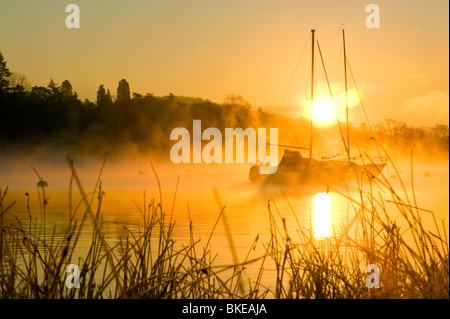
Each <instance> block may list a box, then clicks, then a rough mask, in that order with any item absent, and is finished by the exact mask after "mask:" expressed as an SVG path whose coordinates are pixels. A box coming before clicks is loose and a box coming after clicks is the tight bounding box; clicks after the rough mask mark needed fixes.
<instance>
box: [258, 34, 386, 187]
mask: <svg viewBox="0 0 450 319" xmlns="http://www.w3.org/2000/svg"><path fill="white" fill-rule="evenodd" d="M311 34H312V43H311V50H312V55H311V59H312V61H311V96H310V101H311V115H310V145H309V148H306V147H298V146H285V145H280V146H282V147H286V149H285V151H284V154H283V157H282V159H281V161H280V163H279V164H278V168H277V171H276V172H275V173H274V174H271V175H263V174H260V170H259V165H253V166H252V167H251V168H250V173H249V179H250V181H251V182H253V183H273V184H316V185H319V184H322V185H323V184H333V183H339V182H342V181H343V180H346V179H348V178H352V177H355V176H356V177H360V176H361V175H362V174H367V175H369V176H372V177H374V176H375V177H376V176H378V175H379V174H380V173H381V171H382V170H383V169H384V168H385V167H386V165H387V164H386V163H368V164H358V163H356V162H355V159H354V158H351V156H350V133H349V127H348V125H349V124H348V123H349V118H348V87H347V55H346V50H345V31H344V30H343V29H342V36H343V49H344V78H345V96H346V117H347V139H345V138H344V134H343V132H342V128H341V125H340V122H339V119H338V118H337V121H338V124H339V129H340V132H341V137H342V142H343V144H344V147H345V150H346V153H347V159H344V160H323V159H321V160H318V159H315V158H313V156H312V150H313V127H314V122H313V112H312V109H313V106H314V49H315V30H314V29H313V30H311ZM317 46H318V49H319V52H320V57H321V59H322V64H323V66H324V69H325V64H324V63H323V58H322V53H321V51H320V46H319V43H318V42H317ZM325 74H326V71H325ZM327 83H328V88H329V90H330V94H332V93H331V88H330V84H329V81H328V77H327ZM291 149H303V150H309V157H304V156H302V155H301V154H300V152H299V151H298V150H291ZM260 165H261V164H260Z"/></svg>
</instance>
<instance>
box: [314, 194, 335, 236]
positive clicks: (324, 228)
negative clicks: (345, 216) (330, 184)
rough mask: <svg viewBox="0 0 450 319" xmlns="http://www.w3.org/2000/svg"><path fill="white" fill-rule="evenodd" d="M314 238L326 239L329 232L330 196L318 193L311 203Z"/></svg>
mask: <svg viewBox="0 0 450 319" xmlns="http://www.w3.org/2000/svg"><path fill="white" fill-rule="evenodd" d="M313 213H314V215H313V220H314V224H313V225H314V237H315V238H328V237H330V232H331V194H330V193H319V194H316V195H315V196H314V202H313Z"/></svg>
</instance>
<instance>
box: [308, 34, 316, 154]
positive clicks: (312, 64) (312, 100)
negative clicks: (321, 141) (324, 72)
mask: <svg viewBox="0 0 450 319" xmlns="http://www.w3.org/2000/svg"><path fill="white" fill-rule="evenodd" d="M315 31H316V30H314V29H312V30H311V33H312V42H311V51H312V56H311V130H310V131H311V133H310V135H311V138H310V141H309V158H310V159H311V158H312V146H313V111H314V32H315Z"/></svg>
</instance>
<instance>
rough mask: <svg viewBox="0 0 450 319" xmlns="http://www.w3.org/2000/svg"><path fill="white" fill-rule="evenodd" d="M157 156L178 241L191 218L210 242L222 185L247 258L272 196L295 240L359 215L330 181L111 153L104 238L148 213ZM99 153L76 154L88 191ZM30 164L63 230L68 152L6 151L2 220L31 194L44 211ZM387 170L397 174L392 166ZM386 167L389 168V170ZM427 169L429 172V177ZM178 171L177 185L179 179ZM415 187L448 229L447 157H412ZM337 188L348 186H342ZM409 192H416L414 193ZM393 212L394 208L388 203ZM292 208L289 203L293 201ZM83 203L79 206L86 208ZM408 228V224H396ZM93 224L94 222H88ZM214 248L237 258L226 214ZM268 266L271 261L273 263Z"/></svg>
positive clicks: (35, 210) (404, 168) (198, 235)
mask: <svg viewBox="0 0 450 319" xmlns="http://www.w3.org/2000/svg"><path fill="white" fill-rule="evenodd" d="M150 162H152V163H153V165H154V168H155V171H156V173H157V174H158V178H159V180H160V183H161V190H162V202H163V208H164V211H165V212H166V214H167V216H169V215H170V213H171V212H172V210H173V220H174V221H175V222H176V224H175V228H174V239H175V240H176V241H177V242H178V243H179V244H182V243H186V244H187V243H189V223H190V220H191V221H192V223H193V224H192V225H193V232H194V238H195V239H200V240H201V241H200V243H199V247H202V246H203V245H205V244H206V241H207V240H208V237H209V235H210V233H211V231H212V229H213V226H214V224H215V222H216V220H217V218H218V216H219V212H220V209H219V206H221V205H220V204H218V202H217V200H216V198H215V197H214V195H213V191H212V189H213V187H215V188H217V190H218V193H219V195H220V199H221V202H222V205H224V206H226V208H225V210H224V213H225V216H226V220H227V222H228V224H229V228H230V231H231V235H232V240H233V242H234V245H235V247H236V251H237V253H238V259H239V261H243V259H244V258H245V256H246V255H247V253H248V251H249V249H250V248H251V246H252V243H253V242H254V240H255V238H256V237H257V236H259V240H258V243H257V247H256V249H255V250H254V251H252V253H251V255H250V258H256V257H259V256H261V255H262V254H263V252H264V245H266V244H267V243H268V242H269V240H270V231H269V213H268V200H269V199H270V201H271V210H272V213H273V214H274V216H275V217H276V219H277V221H278V223H279V227H281V218H285V219H286V225H287V228H288V231H289V233H290V234H291V236H292V238H293V239H294V241H295V234H296V233H297V231H298V230H299V226H301V227H303V228H304V229H309V230H312V231H313V232H315V234H316V235H317V236H320V235H324V236H327V235H328V234H329V232H330V230H331V231H334V232H336V233H337V234H339V233H340V232H342V230H343V227H344V226H346V225H347V224H348V222H349V220H351V218H352V217H353V215H354V208H353V206H352V205H351V203H350V202H349V201H348V200H347V199H346V198H344V197H343V196H341V195H339V194H337V193H335V192H330V194H326V191H327V189H326V188H325V187H306V186H262V185H257V184H251V183H250V182H249V180H248V172H249V168H250V165H248V164H211V165H200V164H180V165H175V164H172V163H169V162H167V161H163V160H160V159H157V158H152V157H139V156H128V157H127V158H126V159H124V158H121V159H110V160H108V161H107V162H106V165H105V167H104V170H103V173H102V176H101V181H102V189H103V191H104V193H105V196H104V198H103V203H102V212H103V220H104V226H103V230H104V232H105V233H106V238H107V240H108V241H110V242H114V241H117V240H118V239H119V238H120V237H121V236H125V235H126V231H125V230H124V227H123V226H126V227H127V228H128V229H130V230H131V232H137V231H138V229H139V228H142V224H143V219H142V215H141V213H140V210H139V209H138V208H137V207H136V206H139V207H141V208H142V207H143V206H144V191H145V198H146V203H147V204H148V203H149V201H150V200H151V199H152V198H155V200H156V201H159V196H160V195H159V189H158V183H157V179H156V177H155V175H154V173H153V171H152V169H151V165H150ZM101 164H102V161H101V160H98V159H87V158H76V161H75V166H76V169H77V172H78V174H79V176H80V179H81V182H82V184H83V186H84V188H85V190H86V192H92V191H93V189H94V186H95V183H96V180H97V177H98V173H99V171H100V168H101ZM30 165H32V166H33V167H34V168H35V169H36V170H37V171H38V173H39V174H40V175H41V176H42V177H43V178H44V180H45V181H47V182H48V187H47V188H46V189H45V191H46V197H47V199H48V205H47V213H46V224H47V227H46V229H47V233H51V232H52V231H53V229H55V232H56V235H57V236H58V235H62V234H64V232H65V230H66V228H67V222H68V216H69V180H70V169H69V166H68V165H67V162H66V161H65V158H64V156H63V155H62V154H61V155H58V154H57V155H52V156H48V157H46V156H42V155H41V156H23V157H20V156H19V157H18V156H5V155H3V156H1V157H0V187H1V188H2V190H4V188H5V187H6V186H9V191H8V195H7V197H6V199H5V204H4V205H8V204H9V203H11V202H13V201H16V204H15V205H14V206H13V208H12V209H11V210H10V211H9V212H8V213H7V214H6V215H5V216H4V218H5V223H6V222H7V223H17V221H16V220H15V217H17V218H18V219H19V220H22V221H24V222H26V221H27V219H28V213H27V196H25V192H28V194H29V195H30V197H29V198H30V211H31V214H32V216H33V218H38V217H39V216H40V209H39V196H38V189H37V187H36V185H37V182H38V181H39V180H38V178H37V176H36V174H35V172H34V171H33V170H32V168H31V166H30ZM399 168H400V174H401V175H402V176H403V179H404V182H405V186H406V187H407V189H408V192H409V193H410V195H411V191H410V190H411V183H410V166H409V162H407V161H405V162H404V163H402V162H400V163H399ZM389 171H390V173H391V174H392V173H393V169H392V167H390V170H389ZM385 173H387V170H386V169H385ZM426 175H429V176H426ZM178 178H179V184H178V189H177V192H176V198H175V200H174V196H175V190H176V187H177V179H178ZM390 182H391V183H392V185H393V186H394V188H395V189H401V187H400V184H399V180H398V179H390ZM414 184H415V194H416V199H417V203H418V206H419V207H421V208H424V209H427V210H431V211H433V212H434V213H435V214H436V217H437V218H438V219H440V220H443V219H445V224H446V227H447V230H448V220H449V195H448V192H449V170H448V162H447V161H434V162H424V161H418V162H417V163H415V169H414ZM339 189H340V191H342V192H346V190H345V188H344V187H340V188H339ZM356 191H357V189H356V188H355V187H351V186H350V188H349V192H350V194H351V195H352V196H353V197H355V198H356V199H359V198H358V194H357V192H356ZM411 198H412V197H411ZM79 200H80V196H79V193H78V190H77V188H76V185H74V186H73V196H72V209H75V207H76V206H77V204H78V202H79ZM386 205H387V208H388V210H389V211H392V216H390V217H391V218H393V219H396V218H397V217H399V220H401V219H400V216H396V215H395V214H398V213H396V212H397V210H396V209H395V207H394V205H393V204H389V203H387V204H386ZM291 207H292V208H291ZM83 209H84V206H81V208H79V209H78V213H77V214H80V215H81V214H82V212H83ZM422 216H423V220H424V224H425V225H426V227H429V228H430V229H434V224H433V219H432V218H431V215H430V214H429V213H428V212H422ZM399 226H400V227H401V228H403V229H404V228H405V227H406V225H405V224H401V223H400V224H399ZM91 227H92V226H91ZM89 241H90V237H89V236H86V237H85V238H82V240H81V242H80V247H79V248H80V249H81V252H82V250H83V248H86V247H88V246H89V243H90V242H89ZM211 248H212V252H213V254H217V256H216V262H215V264H216V265H230V264H232V263H233V259H232V257H231V256H232V255H231V250H230V243H229V240H228V237H227V235H226V230H225V227H224V224H223V220H221V221H220V222H219V223H218V225H217V228H216V229H215V232H214V236H213V237H212V240H211ZM268 271H270V267H269V269H268Z"/></svg>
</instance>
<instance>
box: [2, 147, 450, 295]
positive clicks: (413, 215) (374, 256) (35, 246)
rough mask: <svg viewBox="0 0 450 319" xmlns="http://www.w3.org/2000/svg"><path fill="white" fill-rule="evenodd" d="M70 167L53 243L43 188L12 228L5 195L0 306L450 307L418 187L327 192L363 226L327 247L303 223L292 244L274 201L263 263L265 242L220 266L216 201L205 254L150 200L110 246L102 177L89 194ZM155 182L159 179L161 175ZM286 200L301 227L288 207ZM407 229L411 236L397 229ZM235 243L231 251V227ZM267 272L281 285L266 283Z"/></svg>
mask: <svg viewBox="0 0 450 319" xmlns="http://www.w3.org/2000/svg"><path fill="white" fill-rule="evenodd" d="M365 158H366V160H367V161H370V158H369V157H368V156H365ZM67 161H68V164H69V167H70V169H71V172H72V177H71V180H70V186H69V198H70V205H69V214H68V220H69V225H68V226H67V230H66V232H65V234H64V236H55V228H53V230H52V231H48V232H46V231H45V227H44V228H43V226H44V225H45V217H44V216H45V205H46V199H45V191H44V189H43V187H42V189H40V190H39V189H38V192H39V191H41V193H43V198H41V197H39V198H40V207H41V212H40V215H41V217H35V216H33V214H32V212H30V208H29V205H28V220H27V221H21V220H17V219H16V221H15V223H10V224H9V225H5V224H4V219H3V217H4V216H5V214H7V213H8V212H9V210H10V209H11V207H12V206H13V205H14V203H7V196H6V195H7V191H8V188H6V189H5V190H4V191H3V192H2V191H1V190H0V227H1V228H0V248H1V249H0V298H3V299H6V298H36V299H43V298H46V299H48V298H67V299H73V298H77V299H98V298H124V299H126V298H157V299H172V298H190V299H218V298H230V299H231V298H251V299H260V298H277V299H284V298H289V299H291V298H298V299H310V298H320V299H321V298H345V299H349V298H351V299H354V298H449V243H448V226H447V225H446V224H445V222H444V221H438V220H437V219H436V217H435V215H434V213H433V212H431V211H428V210H425V209H421V208H420V207H418V206H417V202H416V199H415V193H414V185H413V182H412V183H411V191H410V192H408V191H407V187H406V185H405V184H404V183H403V181H402V180H401V178H400V179H399V181H400V185H401V186H400V190H396V189H394V187H393V186H392V185H391V183H390V180H389V178H388V177H386V176H384V175H383V174H382V173H381V174H380V175H379V176H378V177H374V176H372V175H370V174H368V173H367V174H363V175H361V176H358V196H354V195H353V196H351V195H350V192H343V191H341V190H338V189H334V188H333V187H332V186H330V190H332V191H333V192H335V193H338V194H340V195H341V196H343V197H345V198H347V199H348V200H349V201H350V202H351V203H352V205H353V208H354V217H353V218H352V220H351V221H350V222H349V223H348V225H346V226H345V229H344V230H343V231H341V232H339V233H338V232H336V230H333V231H332V235H331V236H330V237H328V238H315V236H314V233H313V230H312V229H311V227H304V225H301V224H300V223H299V222H298V220H297V224H298V225H297V226H298V230H297V231H296V233H293V234H291V233H289V231H288V229H291V228H289V227H288V226H287V225H286V219H284V218H283V217H282V214H281V213H280V211H279V210H278V207H277V203H276V202H275V201H274V200H273V199H272V200H269V202H268V206H267V207H268V208H267V211H268V218H269V231H270V240H269V242H267V243H265V244H264V253H263V255H262V256H253V254H254V252H253V250H254V248H255V247H256V245H257V243H258V242H259V236H256V238H255V240H254V242H253V243H252V244H251V245H250V247H249V250H248V253H247V254H246V257H245V259H244V260H243V261H242V262H239V261H238V259H237V254H236V251H235V248H234V245H230V247H232V249H234V251H233V252H232V254H233V256H234V261H233V263H231V264H230V265H216V262H215V257H216V256H215V255H214V254H213V253H212V251H211V239H212V237H213V236H214V232H215V229H216V227H217V225H218V224H219V223H220V222H221V221H222V222H226V219H225V220H224V217H225V210H226V207H225V206H223V205H222V204H221V203H220V197H219V194H218V192H217V190H216V191H215V196H216V199H217V201H218V206H219V213H218V217H217V220H216V222H215V224H214V225H213V227H212V230H211V233H210V235H209V237H208V240H207V241H206V245H204V246H202V247H201V246H200V242H199V240H195V239H194V238H195V236H194V232H193V227H192V220H190V233H189V238H190V239H189V243H184V244H183V243H182V244H181V245H179V243H176V242H175V240H174V238H173V231H174V227H175V221H174V220H173V216H172V215H173V211H174V208H173V207H172V209H171V211H170V212H171V213H170V215H169V216H167V215H166V213H165V210H164V209H163V205H162V196H160V198H159V200H155V199H151V200H147V199H146V195H145V192H144V193H143V197H144V204H143V206H142V207H140V206H138V205H136V206H137V209H138V210H139V212H140V213H141V215H142V224H141V226H140V228H139V230H138V231H131V230H130V229H128V228H127V227H126V226H123V228H124V230H125V233H126V235H125V236H122V237H121V238H120V240H118V241H117V242H115V243H110V242H108V241H107V240H106V238H105V232H104V230H103V226H104V225H103V218H102V200H103V195H104V193H103V190H102V184H101V172H102V170H101V171H100V173H99V176H98V178H97V183H96V186H95V188H94V189H93V190H92V191H91V192H90V193H86V192H85V190H84V188H83V185H82V183H81V181H80V179H79V178H78V175H77V172H76V169H75V165H74V162H73V159H72V158H71V157H69V156H68V157H67ZM391 163H392V162H391ZM392 164H393V163H392ZM411 166H412V165H411ZM393 168H394V170H395V171H396V173H397V176H399V177H400V175H399V174H398V171H397V169H396V168H395V165H394V166H393ZM102 169H103V168H102ZM36 174H37V172H36ZM37 176H38V177H39V178H40V176H39V174H37ZM155 177H156V179H157V180H158V176H157V174H156V172H155ZM411 179H412V181H413V178H411ZM74 185H75V188H76V189H77V190H78V191H79V192H80V194H81V198H82V199H81V201H80V202H79V203H77V205H72V203H71V200H72V198H73V196H72V192H73V188H74ZM158 185H159V180H158ZM177 188H178V182H177ZM159 191H160V195H161V189H159ZM176 193H177V192H175V198H176ZM175 198H174V199H175ZM285 200H286V201H287V203H288V204H289V205H290V207H291V210H292V214H294V216H295V210H294V208H293V207H292V206H291V203H290V202H289V199H288V198H287V197H286V196H285ZM387 203H389V206H388V205H387ZM388 207H391V208H388ZM392 207H395V210H396V213H399V214H397V215H399V216H401V218H402V219H404V220H403V221H402V223H400V221H399V220H393V219H392V218H391V217H390V216H392V214H391V210H392ZM424 214H430V215H431V217H432V218H433V220H434V229H426V227H425V226H424V224H423V221H422V218H423V215H424ZM295 218H297V217H296V216H295ZM399 224H402V225H403V224H406V225H408V227H407V228H405V229H400V227H399V226H398V225H399ZM47 226H48V225H47ZM86 236H89V238H90V244H89V247H88V249H82V250H81V249H79V246H80V239H81V238H87V237H86ZM227 236H228V240H229V242H230V243H232V242H233V238H232V234H231V231H230V230H229V228H227ZM407 237H408V238H412V240H406V238H407ZM69 264H76V265H78V266H79V269H80V288H77V289H73V288H72V289H71V288H68V287H67V286H66V279H67V276H68V273H66V266H67V265H69ZM250 264H254V265H258V266H257V267H258V269H259V270H258V271H257V272H256V278H250V277H249V276H248V275H247V274H246V269H247V267H248V266H249V265H250ZM369 264H376V265H378V266H379V268H380V270H381V273H380V278H381V287H380V288H379V289H377V288H372V289H369V288H368V287H367V286H366V277H367V275H368V274H367V273H366V272H365V269H366V266H367V265H369ZM270 267H273V268H274V269H275V275H273V274H272V273H270V274H268V272H267V269H268V268H270ZM267 282H271V284H266V283H267Z"/></svg>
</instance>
